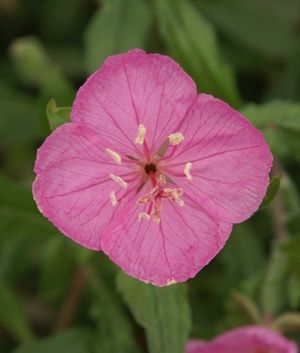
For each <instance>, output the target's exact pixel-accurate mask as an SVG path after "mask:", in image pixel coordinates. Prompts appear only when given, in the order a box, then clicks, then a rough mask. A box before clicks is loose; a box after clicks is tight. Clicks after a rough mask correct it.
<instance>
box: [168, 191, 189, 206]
mask: <svg viewBox="0 0 300 353" xmlns="http://www.w3.org/2000/svg"><path fill="white" fill-rule="evenodd" d="M164 193H165V195H166V196H167V197H168V198H169V199H170V200H174V201H175V202H176V203H177V205H179V206H184V201H183V200H182V199H181V196H182V195H183V190H182V189H179V188H177V189H172V188H165V189H164Z"/></svg>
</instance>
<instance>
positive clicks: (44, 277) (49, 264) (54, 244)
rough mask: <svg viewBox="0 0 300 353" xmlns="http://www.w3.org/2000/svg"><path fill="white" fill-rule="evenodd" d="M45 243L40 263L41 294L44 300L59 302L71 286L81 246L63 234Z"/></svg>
mask: <svg viewBox="0 0 300 353" xmlns="http://www.w3.org/2000/svg"><path fill="white" fill-rule="evenodd" d="M45 243H46V244H45V246H44V247H43V249H42V250H41V252H42V253H41V262H40V264H39V289H40V294H41V297H42V298H43V299H44V300H48V301H50V302H53V301H54V302H55V301H56V302H57V301H59V300H61V299H60V298H62V297H63V296H64V295H65V293H67V290H68V287H69V286H70V282H71V280H72V276H73V271H74V267H75V264H76V255H77V252H76V250H77V247H78V248H79V246H78V245H75V244H74V243H73V242H70V241H69V239H67V238H66V237H63V236H57V237H50V238H49V240H48V241H47V242H46V241H45ZM62 258H63V259H64V265H63V266H61V259H62Z"/></svg>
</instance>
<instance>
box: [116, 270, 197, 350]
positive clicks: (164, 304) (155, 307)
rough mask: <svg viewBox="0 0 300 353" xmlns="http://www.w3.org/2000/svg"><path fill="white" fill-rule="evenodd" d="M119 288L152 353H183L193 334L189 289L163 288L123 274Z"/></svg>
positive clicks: (119, 277) (120, 277)
mask: <svg viewBox="0 0 300 353" xmlns="http://www.w3.org/2000/svg"><path fill="white" fill-rule="evenodd" d="M117 284H118V288H119V290H120V291H121V293H122V295H123V297H124V300H125V302H126V303H127V305H128V307H129V308H130V310H131V312H132V314H133V315H134V317H135V319H136V321H137V322H138V323H139V324H140V325H142V326H143V327H144V328H145V330H146V335H147V342H148V348H149V351H150V353H157V352H160V353H170V352H172V353H182V352H183V351H184V346H185V342H186V340H187V337H188V333H189V330H190V312H189V306H188V299H187V292H186V289H187V288H186V287H185V286H184V285H182V284H176V285H171V286H168V287H164V288H160V287H155V286H153V285H151V284H145V283H143V282H140V281H137V280H135V279H133V278H131V277H128V276H126V275H124V274H123V273H121V272H120V274H119V275H118V281H117Z"/></svg>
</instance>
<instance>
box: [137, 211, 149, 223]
mask: <svg viewBox="0 0 300 353" xmlns="http://www.w3.org/2000/svg"><path fill="white" fill-rule="evenodd" d="M138 219H139V221H141V220H142V219H146V220H147V221H149V219H150V216H149V215H148V213H146V212H140V213H139V214H138Z"/></svg>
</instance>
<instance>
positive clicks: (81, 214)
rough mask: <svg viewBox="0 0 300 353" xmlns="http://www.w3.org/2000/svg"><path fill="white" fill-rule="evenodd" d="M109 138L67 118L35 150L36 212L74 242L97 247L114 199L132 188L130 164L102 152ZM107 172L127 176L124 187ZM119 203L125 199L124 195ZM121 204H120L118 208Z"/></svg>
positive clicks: (115, 211) (34, 185)
mask: <svg viewBox="0 0 300 353" xmlns="http://www.w3.org/2000/svg"><path fill="white" fill-rule="evenodd" d="M106 145H107V143H106V142H105V140H104V139H103V138H101V135H100V134H99V133H97V134H95V133H94V132H93V131H92V130H91V129H90V128H88V127H86V126H82V125H79V124H75V123H71V124H65V125H62V126H60V127H59V128H58V129H56V130H55V131H54V132H53V133H52V134H51V135H50V136H49V137H48V138H47V139H46V141H45V142H44V144H43V145H42V147H41V148H40V149H39V151H38V155H37V160H36V164H35V172H36V173H37V177H36V180H35V182H34V184H33V194H34V198H35V200H36V203H37V205H38V207H39V209H40V211H41V212H42V213H43V214H44V215H45V216H46V217H47V218H48V219H49V220H50V221H51V222H52V223H54V224H55V225H56V226H57V228H58V229H59V230H61V231H62V232H63V233H64V234H65V235H67V236H68V237H70V238H71V239H73V240H74V241H76V242H77V243H79V244H81V245H83V246H85V247H88V248H91V249H95V250H99V249H100V238H101V235H102V232H103V229H104V227H105V226H106V225H107V224H108V223H109V222H110V221H111V219H112V217H113V216H114V214H118V212H119V208H120V207H119V206H120V205H119V204H117V205H115V207H114V206H113V204H112V202H111V199H110V192H111V191H115V195H116V198H117V199H119V198H120V197H122V196H124V195H125V194H127V193H129V192H130V190H131V189H135V188H136V185H134V188H133V185H132V187H131V183H130V180H132V179H134V180H136V179H137V177H136V174H137V172H136V171H135V170H134V169H131V168H130V165H129V167H128V166H127V167H126V166H125V165H118V164H117V163H115V162H114V161H113V160H112V159H111V158H110V157H109V156H107V154H106V153H105V147H106ZM110 174H113V175H117V176H119V177H121V178H123V179H124V180H125V181H128V188H127V189H126V190H125V189H124V188H122V187H121V186H120V185H119V184H118V183H116V182H115V181H114V180H113V179H112V178H111V177H110ZM120 203H121V204H125V203H126V198H125V199H123V201H122V202H120ZM122 207H123V205H121V208H122Z"/></svg>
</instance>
